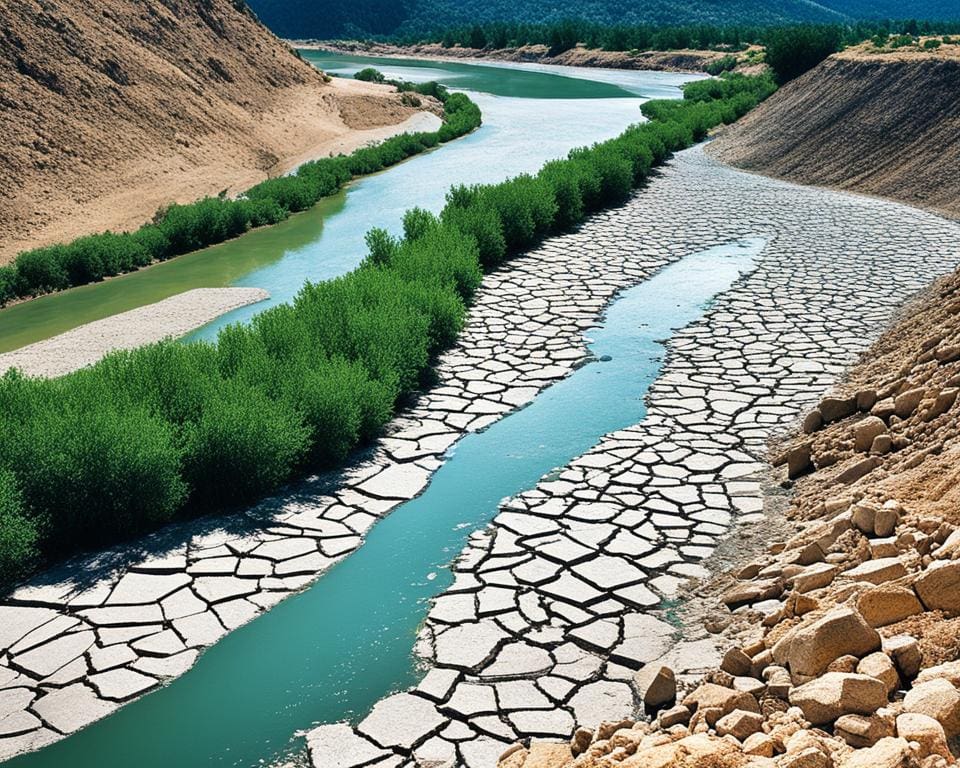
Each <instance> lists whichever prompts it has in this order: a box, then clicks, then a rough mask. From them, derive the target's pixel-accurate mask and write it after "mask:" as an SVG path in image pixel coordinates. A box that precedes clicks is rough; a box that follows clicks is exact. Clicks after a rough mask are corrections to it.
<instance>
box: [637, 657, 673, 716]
mask: <svg viewBox="0 0 960 768" xmlns="http://www.w3.org/2000/svg"><path fill="white" fill-rule="evenodd" d="M633 685H634V688H636V691H637V696H638V697H639V698H640V700H641V701H642V702H643V704H644V706H645V707H646V708H647V710H648V711H650V710H654V709H658V708H659V707H662V706H664V705H666V704H671V703H673V701H674V700H675V699H676V698H677V677H676V675H675V674H674V672H673V670H672V669H670V667H667V666H664V665H663V664H648V665H647V666H645V667H644V668H643V669H641V670H640V671H639V672H637V674H635V675H634V676H633Z"/></svg>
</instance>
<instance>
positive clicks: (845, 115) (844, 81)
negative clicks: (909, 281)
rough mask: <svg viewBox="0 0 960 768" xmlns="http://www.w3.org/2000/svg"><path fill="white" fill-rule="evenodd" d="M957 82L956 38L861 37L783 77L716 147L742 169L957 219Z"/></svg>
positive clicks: (959, 170) (959, 195)
mask: <svg viewBox="0 0 960 768" xmlns="http://www.w3.org/2000/svg"><path fill="white" fill-rule="evenodd" d="M936 42H939V39H938V40H937V41H936ZM958 79H960V44H956V43H954V44H940V45H939V47H936V48H933V49H927V48H923V47H922V43H921V44H919V45H914V46H911V47H901V48H897V49H877V48H876V47H875V45H874V43H872V42H868V43H864V44H862V45H859V46H854V47H852V48H849V49H847V50H845V51H843V52H842V53H838V54H834V55H833V56H831V57H830V58H828V59H827V60H826V61H824V62H823V63H822V64H820V65H819V66H817V67H815V68H814V69H813V70H811V71H810V72H808V73H807V74H805V75H803V76H801V77H799V78H797V79H796V80H793V81H792V82H790V83H787V84H786V85H785V86H784V87H783V88H781V89H780V90H779V91H778V92H777V94H776V95H775V96H774V97H773V98H771V99H770V100H768V101H767V102H766V103H765V104H764V105H762V107H761V108H760V109H758V110H756V111H755V112H753V113H752V114H751V115H749V116H748V117H746V118H745V119H744V120H743V121H741V122H740V123H739V124H738V125H737V126H736V127H734V128H731V129H729V130H726V131H723V132H722V133H721V135H720V136H719V138H718V140H717V141H716V142H714V144H713V145H712V146H711V151H712V152H716V153H717V156H718V157H719V158H720V159H721V160H723V161H724V162H728V163H731V164H732V165H735V166H737V167H738V168H742V169H743V170H748V171H753V172H757V173H763V174H766V175H769V176H776V177H778V178H783V179H786V180H788V181H795V182H798V183H802V184H817V185H822V186H826V187H831V188H835V189H845V190H850V191H853V192H860V193H865V194H871V195H879V196H882V197H887V198H891V199H894V200H899V201H901V202H904V203H907V204H908V205H918V206H923V207H926V208H930V209H933V210H936V211H938V212H940V213H943V214H945V215H948V216H952V217H954V218H958V217H960V147H958V144H957V141H956V137H957V135H958V133H960V116H958V114H957V110H956V83H957V82H958Z"/></svg>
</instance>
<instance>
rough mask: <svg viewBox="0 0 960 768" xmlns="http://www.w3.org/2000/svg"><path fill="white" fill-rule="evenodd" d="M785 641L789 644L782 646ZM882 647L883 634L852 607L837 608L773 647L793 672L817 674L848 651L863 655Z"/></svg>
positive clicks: (807, 675)
mask: <svg viewBox="0 0 960 768" xmlns="http://www.w3.org/2000/svg"><path fill="white" fill-rule="evenodd" d="M785 643H786V647H783V648H781V646H782V645H783V644H785ZM877 650H880V635H879V634H878V633H877V631H876V630H875V629H873V628H872V627H870V626H869V625H868V624H867V623H866V622H865V621H864V620H863V617H862V616H861V615H860V614H859V613H857V612H856V611H855V610H853V609H852V608H847V607H843V608H837V609H834V610H833V611H830V612H829V613H828V614H826V615H825V616H823V617H822V618H820V619H819V620H817V621H815V622H813V623H811V624H809V625H806V626H801V627H800V628H799V629H797V630H796V631H794V632H792V633H789V634H788V635H787V636H786V637H784V638H783V639H782V640H781V641H780V642H779V643H777V645H776V646H774V649H773V655H774V658H776V659H777V661H781V660H783V661H786V662H787V664H789V667H790V672H791V674H793V675H795V676H796V675H800V676H803V677H814V676H816V675H819V674H820V673H821V672H823V671H824V670H825V669H826V668H827V667H828V666H829V664H830V662H831V661H833V660H834V659H837V658H839V657H841V656H845V655H847V654H850V655H853V656H857V657H863V656H866V655H867V654H868V653H873V652H874V651H877Z"/></svg>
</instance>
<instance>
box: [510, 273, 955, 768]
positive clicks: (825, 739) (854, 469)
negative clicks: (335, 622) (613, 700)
mask: <svg viewBox="0 0 960 768" xmlns="http://www.w3.org/2000/svg"><path fill="white" fill-rule="evenodd" d="M958 391H960V273H955V274H953V275H952V276H950V277H948V278H945V279H943V280H941V281H940V282H938V283H937V284H935V285H934V286H933V287H932V288H931V289H930V290H929V291H928V292H927V294H926V295H924V296H923V297H921V298H920V299H919V300H918V301H917V302H916V303H914V304H913V305H912V306H910V307H909V308H908V309H907V311H906V312H905V313H904V315H903V317H902V319H901V320H900V321H899V322H898V323H897V324H896V325H895V326H894V327H893V328H892V329H891V330H890V331H889V332H887V333H886V334H885V335H884V336H883V337H882V338H881V339H880V340H879V341H878V342H877V343H876V344H875V345H874V346H873V348H872V349H871V350H870V351H869V352H868V353H867V354H866V355H865V356H864V357H863V359H862V362H861V363H860V364H858V365H857V366H856V367H855V368H854V369H853V370H852V371H851V373H850V375H849V378H848V380H847V381H846V383H845V384H844V385H843V386H842V387H841V388H839V390H838V391H836V392H834V393H833V394H832V395H831V396H830V397H827V398H825V399H824V400H823V401H822V402H821V403H820V405H819V407H818V408H816V409H815V410H813V411H812V412H810V413H809V414H808V415H807V417H806V418H805V419H804V421H803V425H802V428H800V429H799V430H798V432H797V434H795V435H793V436H792V437H790V438H789V439H788V440H787V441H785V443H784V444H782V445H779V446H776V447H775V449H774V451H773V456H774V462H775V463H776V464H777V465H778V467H779V468H778V469H777V470H776V472H777V477H776V478H775V480H777V481H779V483H780V484H782V485H783V486H785V487H788V488H791V490H792V494H791V496H790V507H789V510H788V512H787V518H788V521H789V523H790V529H791V531H792V535H791V536H790V537H789V538H787V539H786V540H785V541H780V542H777V543H774V544H771V545H770V546H769V547H768V549H767V551H766V552H764V553H762V554H761V555H760V556H759V557H756V558H755V559H754V560H752V561H751V562H747V563H742V564H741V566H740V567H738V568H737V569H736V570H735V571H733V572H732V573H728V574H725V575H724V576H722V577H720V578H718V579H717V580H716V581H715V582H714V583H712V584H711V585H708V586H707V587H705V588H704V589H703V590H701V592H700V595H699V597H698V598H695V599H694V602H695V601H696V600H700V601H707V602H711V603H713V604H716V603H717V602H718V599H719V604H720V608H719V610H717V609H714V610H713V615H712V616H711V617H710V619H709V621H708V622H706V623H707V625H708V628H709V629H710V631H712V632H714V633H718V632H722V634H723V636H724V639H725V642H726V645H727V647H728V648H729V650H728V651H727V653H726V655H725V656H724V658H723V661H722V663H721V664H720V666H719V668H716V669H714V670H712V671H711V672H709V673H708V674H707V675H706V676H705V677H702V678H698V679H696V681H695V682H689V681H688V680H687V679H683V680H681V684H680V686H679V688H678V677H677V675H676V674H675V670H673V669H671V668H669V667H667V666H665V665H663V664H660V663H653V664H650V665H647V666H646V667H644V668H643V669H642V670H641V671H640V672H639V673H637V675H636V678H635V681H634V682H635V684H636V687H637V689H638V691H639V694H640V695H641V697H642V699H643V701H644V706H645V709H646V712H647V714H648V715H649V716H650V717H651V718H653V720H652V722H646V721H641V722H634V721H631V720H627V721H618V722H611V723H605V724H603V725H601V726H600V728H599V729H598V730H597V731H595V732H590V731H580V732H578V733H577V734H576V735H575V736H574V738H573V740H572V742H571V743H570V744H555V743H554V744H548V743H545V742H543V743H533V744H530V745H528V746H519V745H518V746H516V747H514V748H513V749H512V750H510V751H509V752H508V753H507V754H505V755H504V756H503V757H502V758H501V760H500V767H501V768H619V767H620V766H622V767H623V768H648V767H649V768H653V767H654V766H656V767H657V768H661V767H662V768H666V766H690V767H691V768H692V766H710V767H711V768H722V767H727V768H741V767H743V766H751V767H752V768H768V767H769V768H774V767H776V768H873V767H874V766H882V767H883V768H939V767H940V766H947V765H953V764H954V763H955V762H956V760H955V757H956V755H958V754H960V749H958V745H960V741H958V739H960V640H958V637H960V513H958V511H957V510H958V504H957V502H958V500H960V491H958V490H957V487H958V483H957V481H958V479H960V478H958V467H960V407H958V406H957V404H956V400H957V395H958ZM740 540H741V541H743V539H742V538H741V539H740Z"/></svg>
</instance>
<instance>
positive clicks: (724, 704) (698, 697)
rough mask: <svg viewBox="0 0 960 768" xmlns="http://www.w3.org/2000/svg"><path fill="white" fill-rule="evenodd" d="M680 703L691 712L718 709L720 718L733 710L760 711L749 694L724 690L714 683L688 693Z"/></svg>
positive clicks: (730, 689) (728, 689) (731, 689)
mask: <svg viewBox="0 0 960 768" xmlns="http://www.w3.org/2000/svg"><path fill="white" fill-rule="evenodd" d="M682 703H683V705H684V706H685V707H687V708H688V709H691V710H698V709H718V710H720V711H721V713H722V714H721V716H722V715H727V714H730V713H731V712H733V710H735V709H742V710H745V711H747V712H759V711H760V705H759V704H758V703H757V700H756V699H755V698H754V697H753V696H751V695H750V694H749V693H744V692H743V691H735V690H734V689H733V688H725V687H723V686H722V685H716V684H715V683H704V684H703V685H701V686H700V687H699V688H697V689H696V690H694V691H693V692H692V693H690V694H689V695H688V696H687V697H686V698H685V699H684V700H683V702H682Z"/></svg>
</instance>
